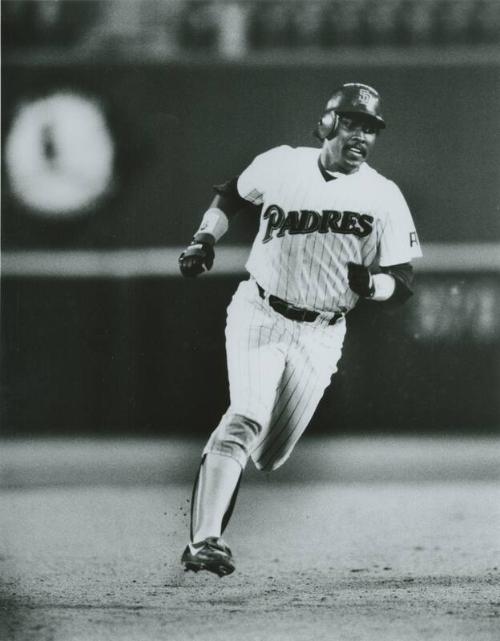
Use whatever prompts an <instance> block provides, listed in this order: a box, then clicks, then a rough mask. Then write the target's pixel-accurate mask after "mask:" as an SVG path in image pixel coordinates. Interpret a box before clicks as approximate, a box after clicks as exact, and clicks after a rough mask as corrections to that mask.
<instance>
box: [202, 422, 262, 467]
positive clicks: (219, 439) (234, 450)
mask: <svg viewBox="0 0 500 641" xmlns="http://www.w3.org/2000/svg"><path fill="white" fill-rule="evenodd" d="M261 430H262V428H261V425H260V423H258V422H257V421H255V420H254V419H252V418H250V417H248V416H244V415H243V414H226V415H225V416H224V418H223V420H222V421H221V423H220V424H219V426H218V427H217V429H216V430H215V431H214V432H213V433H212V435H211V437H210V439H209V441H208V443H207V446H206V448H205V450H204V453H208V452H217V453H218V454H222V455H226V456H230V457H231V458H234V459H235V460H236V461H238V463H239V464H240V465H241V467H242V468H244V467H245V466H246V464H247V461H248V458H249V457H250V454H251V453H252V450H253V448H254V446H255V443H256V441H257V439H258V437H259V434H260V432H261Z"/></svg>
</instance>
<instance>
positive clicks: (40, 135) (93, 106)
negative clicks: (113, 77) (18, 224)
mask: <svg viewBox="0 0 500 641" xmlns="http://www.w3.org/2000/svg"><path fill="white" fill-rule="evenodd" d="M114 155H115V150H114V144H113V139H112V136H111V132H110V131H109V128H108V125H107V123H106V119H105V116H104V113H103V110H102V107H101V105H100V104H99V102H98V101H96V100H93V99H91V98H89V97H86V96H83V95H79V94H76V93H72V92H58V93H54V94H52V95H50V96H48V97H44V98H39V99H37V100H34V101H31V102H26V103H23V104H22V105H20V106H19V108H18V110H17V112H16V114H15V116H14V119H13V122H12V125H11V127H10V131H9V133H8V135H7V138H6V141H5V147H4V159H5V168H6V173H7V179H8V181H9V186H10V188H11V191H12V193H13V194H14V196H15V197H16V198H17V200H18V201H19V202H21V203H22V204H23V205H24V206H26V207H28V208H29V209H30V210H31V211H33V212H35V213H37V214H40V215H43V216H51V217H57V218H63V217H73V216H77V215H80V214H84V213H87V212H89V211H90V210H91V209H92V207H94V206H95V205H96V204H97V203H98V202H99V200H100V199H101V198H102V197H104V196H105V195H106V194H107V193H108V191H109V189H110V187H111V184H112V181H113V172H114Z"/></svg>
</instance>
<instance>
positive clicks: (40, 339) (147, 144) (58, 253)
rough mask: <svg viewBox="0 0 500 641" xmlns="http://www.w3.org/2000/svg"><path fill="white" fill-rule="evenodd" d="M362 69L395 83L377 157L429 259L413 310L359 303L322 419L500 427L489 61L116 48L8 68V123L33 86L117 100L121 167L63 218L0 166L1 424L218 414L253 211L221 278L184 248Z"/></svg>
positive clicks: (43, 429) (79, 428) (80, 429)
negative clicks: (306, 62)
mask: <svg viewBox="0 0 500 641" xmlns="http://www.w3.org/2000/svg"><path fill="white" fill-rule="evenodd" d="M354 77H355V78H359V79H360V80H364V81H365V82H370V83H373V84H374V85H376V86H377V87H379V88H380V90H381V92H382V93H383V95H384V96H385V98H386V105H387V107H386V114H385V115H386V118H387V121H388V123H389V127H388V129H387V131H386V132H384V133H383V136H382V138H381V140H380V141H379V144H378V146H377V149H376V152H375V156H374V161H373V164H374V165H375V166H377V167H378V168H379V169H380V170H381V171H382V172H383V173H385V174H386V175H388V176H390V177H392V178H394V179H395V180H396V182H398V184H400V186H401V187H402V189H403V191H404V192H405V194H406V196H407V199H408V201H409V204H410V206H411V208H412V211H413V212H414V216H415V219H416V222H417V226H418V229H419V232H420V235H421V240H422V243H423V248H424V254H425V259H424V260H423V261H422V262H421V263H420V266H417V290H416V292H417V293H416V296H415V297H414V299H413V300H412V301H411V302H410V303H409V304H408V305H407V306H406V307H405V308H404V309H402V310H400V311H398V312H395V313H392V314H386V313H382V312H380V311H379V310H378V309H377V308H375V307H374V306H371V305H369V304H366V305H363V306H362V307H360V308H359V309H357V310H356V311H355V312H354V313H353V314H352V315H351V316H350V318H349V326H350V327H349V329H350V331H349V335H348V339H347V342H346V346H345V350H344V356H343V358H342V361H341V367H340V370H339V373H338V375H337V376H336V378H335V379H334V385H333V386H332V388H331V389H330V390H329V391H328V392H327V394H326V396H325V398H324V400H323V402H322V404H321V406H320V408H319V410H318V413H317V415H316V417H315V420H314V423H313V425H312V426H311V431H314V432H316V433H319V432H332V433H350V432H358V433H359V432H367V431H390V432H406V433H408V432H434V431H444V432H447V433H456V432H480V431H481V432H491V431H495V430H497V429H498V425H499V420H498V419H499V417H500V405H499V400H498V388H499V385H498V384H499V382H500V381H499V378H500V377H499V373H500V372H499V363H500V360H499V356H500V336H499V324H498V318H499V317H500V313H499V312H500V285H499V279H498V273H499V264H498V256H499V252H498V246H499V244H498V243H499V240H500V239H499V226H498V203H499V202H500V198H499V196H500V194H499V191H500V181H499V180H498V167H499V166H500V145H499V144H498V142H499V141H498V131H500V127H499V126H498V125H499V115H498V109H496V108H495V109H493V108H491V105H493V104H495V105H496V104H498V97H499V93H500V91H499V75H498V73H496V69H495V68H494V67H493V68H492V67H491V66H490V65H488V64H484V65H479V66H475V67H474V66H470V65H465V66H453V65H452V66H447V67H445V68H440V67H439V65H428V66H422V65H417V66H414V67H406V68H403V67H400V66H397V65H391V66H387V67H384V66H370V67H366V68H363V67H360V66H350V67H348V66H340V67H336V68H331V67H329V66H327V65H324V64H323V65H319V66H307V67H306V66H304V67H303V68H295V67H290V66H286V65H284V66H264V67H260V68H253V67H245V66H244V65H241V66H240V65H231V66H221V65H219V66H217V65H206V66H203V65H199V64H198V65H197V66H194V67H184V66H183V65H180V64H177V65H173V64H171V65H168V66H158V65H153V66H151V65H149V66H144V65H143V66H139V65H128V66H127V65H125V64H122V65H101V66H99V67H96V66H93V65H77V66H75V65H68V66H59V67H53V66H50V67H46V66H43V65H42V66H40V67H37V68H33V67H30V66H26V65H17V66H15V65H6V67H5V69H4V73H3V78H2V82H3V88H4V110H3V123H2V132H3V137H4V140H5V137H6V136H7V135H8V133H9V131H10V128H11V125H12V122H13V117H14V116H15V113H16V108H18V107H19V104H21V101H22V100H26V99H28V98H29V97H39V96H42V95H47V93H49V92H51V91H56V90H60V89H65V90H68V89H69V90H71V91H75V92H84V93H85V94H86V95H89V96H92V97H94V98H97V99H98V101H99V102H100V104H102V106H103V109H104V111H105V113H106V115H107V118H108V123H109V127H110V130H111V131H112V134H113V136H114V139H115V141H116V165H115V178H114V183H113V189H112V190H111V192H110V194H109V196H108V197H107V198H106V199H105V200H103V201H102V202H101V203H100V204H99V205H98V206H96V207H94V208H93V209H92V210H91V211H89V212H88V213H87V214H86V215H82V216H77V217H74V218H70V219H62V218H61V217H59V218H57V217H56V218H47V217H43V216H40V215H37V214H34V213H32V212H29V211H27V210H26V208H24V207H22V206H20V204H19V203H18V202H16V199H15V198H14V195H13V194H12V192H11V190H10V188H9V182H8V180H7V181H5V180H4V185H5V186H4V190H3V194H2V199H3V211H2V378H3V381H2V396H3V402H2V419H3V420H2V433H4V434H8V435H15V434H33V435H34V434H40V433H46V434H47V433H48V434H54V433H60V434H61V433H73V434H74V433H96V434H110V433H112V434H123V433H130V434H159V435H166V434H170V433H172V432H176V433H197V434H200V435H201V434H203V433H205V432H206V431H207V430H208V429H210V428H211V427H212V425H214V424H215V423H216V422H217V420H218V418H219V416H220V414H221V413H222V412H223V411H224V409H225V406H226V403H227V380H226V371H225V362H224V361H225V358H224V320H225V307H226V305H227V303H228V302H229V300H230V298H231V295H232V292H233V291H234V289H235V287H236V284H237V282H238V280H239V279H240V278H241V277H242V275H243V272H242V265H243V262H244V260H242V256H244V254H245V252H246V251H247V250H246V249H245V248H247V247H248V242H249V240H250V239H251V237H252V234H253V232H254V230H255V228H256V221H255V220H250V219H245V218H244V217H243V218H240V219H239V220H237V221H236V222H235V224H234V225H233V227H232V229H231V230H230V231H229V233H228V235H227V237H226V238H225V239H224V243H223V246H221V252H220V253H219V254H218V259H217V263H216V271H215V275H214V276H210V277H208V278H204V279H203V280H201V279H200V280H199V281H194V282H187V281H183V280H181V278H180V277H179V276H177V275H176V274H177V267H176V256H177V255H178V252H179V249H180V248H181V246H182V245H183V244H184V243H185V242H187V241H188V240H189V238H190V237H191V234H192V232H193V230H194V228H195V226H196V225H197V224H198V220H199V218H200V214H201V212H202V210H203V208H204V207H205V205H206V203H207V198H209V194H210V185H211V184H213V183H216V182H219V181H221V180H224V179H226V178H227V177H229V176H231V175H232V174H233V173H236V172H238V171H239V170H240V169H241V168H242V167H243V166H244V165H245V164H246V163H247V162H248V161H249V160H250V159H251V158H252V157H253V156H254V155H255V154H256V153H258V152H259V151H261V150H263V149H265V148H268V147H271V146H273V145H276V144H280V143H282V142H288V143H290V144H292V145H309V144H311V142H312V139H311V137H310V135H309V132H310V130H311V128H312V125H313V123H314V121H315V120H316V118H317V116H318V112H319V111H320V109H321V105H322V104H323V102H324V101H325V99H326V98H327V96H328V93H329V92H330V90H331V88H332V86H333V85H335V84H337V83H338V82H339V81H343V80H345V79H351V78H354ZM479 97H480V99H479ZM3 169H4V178H5V166H4V167H3ZM235 257H236V258H235Z"/></svg>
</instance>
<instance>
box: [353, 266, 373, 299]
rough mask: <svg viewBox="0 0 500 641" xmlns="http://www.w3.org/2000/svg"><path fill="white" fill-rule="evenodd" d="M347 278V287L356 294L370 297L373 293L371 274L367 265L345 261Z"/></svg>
mask: <svg viewBox="0 0 500 641" xmlns="http://www.w3.org/2000/svg"><path fill="white" fill-rule="evenodd" d="M347 278H348V280H349V287H350V288H351V289H352V291H353V292H354V293H355V294H357V295H358V296H362V297H363V298H371V297H372V296H373V294H374V293H375V286H374V284H373V276H372V274H371V272H370V270H369V269H368V267H365V266H364V265H358V263H347Z"/></svg>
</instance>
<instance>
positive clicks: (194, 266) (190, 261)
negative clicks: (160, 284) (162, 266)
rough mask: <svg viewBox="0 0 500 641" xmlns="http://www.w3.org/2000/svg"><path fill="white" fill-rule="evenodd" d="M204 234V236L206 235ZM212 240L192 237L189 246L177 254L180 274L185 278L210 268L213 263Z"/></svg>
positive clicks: (192, 276)
mask: <svg viewBox="0 0 500 641" xmlns="http://www.w3.org/2000/svg"><path fill="white" fill-rule="evenodd" d="M207 235H208V234H205V235H204V236H207ZM214 257H215V253H214V247H213V242H210V240H208V239H206V238H203V239H200V238H197V237H196V236H195V238H193V240H192V241H191V243H190V244H189V246H188V247H187V248H186V249H185V250H184V251H183V252H182V254H181V255H180V256H179V268H180V270H181V274H182V275H183V276H186V277H187V278H194V277H195V276H198V275H199V274H201V273H203V272H204V271H209V270H210V269H212V265H213V264H214Z"/></svg>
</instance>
